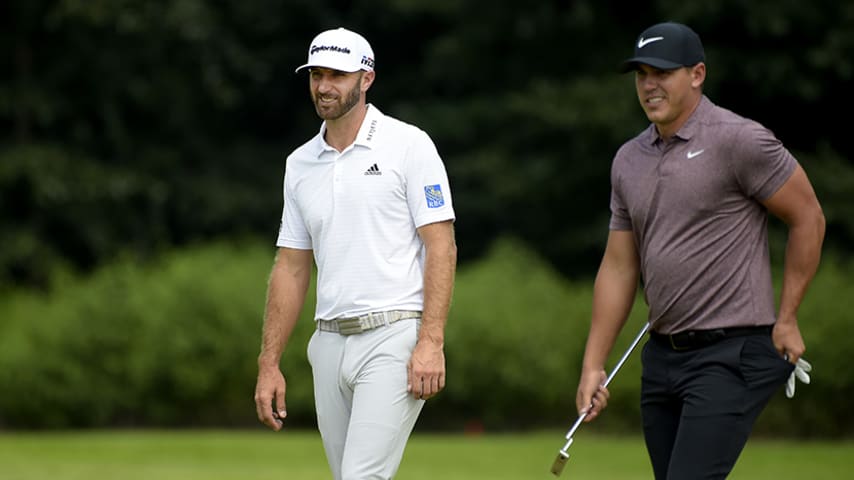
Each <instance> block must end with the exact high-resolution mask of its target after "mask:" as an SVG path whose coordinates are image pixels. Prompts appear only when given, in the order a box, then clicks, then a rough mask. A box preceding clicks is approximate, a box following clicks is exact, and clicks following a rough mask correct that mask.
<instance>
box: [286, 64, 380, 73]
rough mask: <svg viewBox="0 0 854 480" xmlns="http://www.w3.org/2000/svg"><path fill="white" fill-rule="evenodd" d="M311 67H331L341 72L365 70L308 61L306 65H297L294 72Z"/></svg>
mask: <svg viewBox="0 0 854 480" xmlns="http://www.w3.org/2000/svg"><path fill="white" fill-rule="evenodd" d="M311 67H318V68H329V69H332V70H338V71H339V72H348V73H353V72H358V71H359V70H364V69H363V68H356V69H355V70H351V69H349V68H342V67H341V65H325V64H323V63H306V64H305V65H301V66H299V67H297V69H296V70H294V73H299V72H301V71H302V70H305V69H306V68H311Z"/></svg>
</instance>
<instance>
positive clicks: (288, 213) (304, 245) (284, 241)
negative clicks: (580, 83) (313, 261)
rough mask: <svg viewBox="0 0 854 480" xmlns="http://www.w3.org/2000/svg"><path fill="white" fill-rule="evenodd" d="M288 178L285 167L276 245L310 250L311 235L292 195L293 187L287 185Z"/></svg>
mask: <svg viewBox="0 0 854 480" xmlns="http://www.w3.org/2000/svg"><path fill="white" fill-rule="evenodd" d="M288 180H289V178H288V173H287V169H285V181H284V186H283V197H284V206H283V207H282V220H281V223H280V224H279V238H278V239H277V240H276V246H277V247H288V248H296V249H300V250H311V249H312V245H311V235H310V234H309V233H308V230H307V229H306V228H305V222H304V221H303V218H302V214H301V213H300V210H299V208H298V204H297V202H296V199H295V198H294V196H293V188H292V187H291V186H290V185H289V183H290V182H289V181H288Z"/></svg>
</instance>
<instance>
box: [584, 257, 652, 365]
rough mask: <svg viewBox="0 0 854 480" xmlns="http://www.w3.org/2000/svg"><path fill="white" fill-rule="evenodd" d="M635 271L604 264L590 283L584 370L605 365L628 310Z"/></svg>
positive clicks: (636, 277)
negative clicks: (592, 284) (590, 301)
mask: <svg viewBox="0 0 854 480" xmlns="http://www.w3.org/2000/svg"><path fill="white" fill-rule="evenodd" d="M637 285H638V274H637V272H636V271H633V270H619V269H616V268H612V267H609V266H608V265H603V267H602V268H600V270H599V273H598V274H597V275H596V281H595V283H594V287H593V309H592V315H591V322H590V333H589V335H588V336H587V345H586V347H585V350H584V361H583V364H582V369H583V370H589V371H600V370H602V369H604V365H605V361H606V360H607V358H608V354H609V353H610V352H611V349H612V348H613V347H614V343H615V342H616V340H617V336H618V335H619V333H620V330H622V328H623V325H624V324H625V323H626V320H627V319H628V316H629V313H631V310H632V306H633V305H634V300H635V293H636V292H637Z"/></svg>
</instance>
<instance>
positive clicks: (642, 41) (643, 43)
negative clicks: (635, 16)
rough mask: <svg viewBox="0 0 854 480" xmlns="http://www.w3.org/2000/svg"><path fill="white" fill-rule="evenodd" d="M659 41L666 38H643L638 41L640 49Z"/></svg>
mask: <svg viewBox="0 0 854 480" xmlns="http://www.w3.org/2000/svg"><path fill="white" fill-rule="evenodd" d="M659 40H664V37H652V38H643V37H641V38H640V40H638V48H643V47H645V46H646V45H647V44H650V43H652V42H657V41H659Z"/></svg>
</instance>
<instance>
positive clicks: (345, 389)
mask: <svg viewBox="0 0 854 480" xmlns="http://www.w3.org/2000/svg"><path fill="white" fill-rule="evenodd" d="M419 325H420V320H419V319H415V318H413V319H406V320H400V321H398V322H395V323H393V324H391V325H386V326H383V327H379V328H375V329H373V330H369V331H367V332H363V333H359V334H356V335H341V334H338V333H335V332H321V331H320V330H316V331H315V332H314V334H313V335H312V337H311V340H310V341H309V343H308V360H309V362H310V363H311V368H312V372H313V376H314V401H315V408H316V410H317V424H318V427H319V429H320V436H321V438H322V439H323V448H324V449H325V450H326V458H327V460H328V461H329V467H330V468H331V469H332V474H333V478H335V480H388V479H391V478H392V477H394V475H395V473H396V472H397V469H398V466H399V465H400V461H401V459H402V458H403V450H404V448H405V447H406V442H407V440H408V439H409V434H410V433H411V432H412V428H413V427H414V426H415V421H416V420H417V419H418V414H419V413H420V412H421V407H423V406H424V401H423V400H418V399H415V398H413V397H412V395H410V394H409V393H407V391H406V381H407V379H406V364H407V363H408V362H409V358H410V357H411V356H412V350H413V349H414V348H415V343H416V341H417V340H418V328H419Z"/></svg>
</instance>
